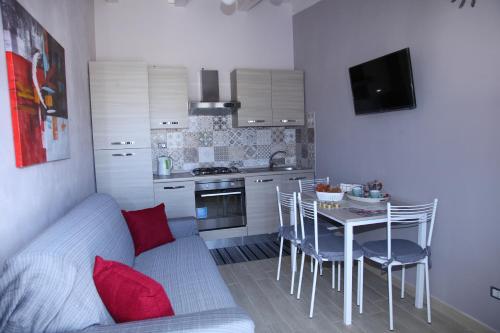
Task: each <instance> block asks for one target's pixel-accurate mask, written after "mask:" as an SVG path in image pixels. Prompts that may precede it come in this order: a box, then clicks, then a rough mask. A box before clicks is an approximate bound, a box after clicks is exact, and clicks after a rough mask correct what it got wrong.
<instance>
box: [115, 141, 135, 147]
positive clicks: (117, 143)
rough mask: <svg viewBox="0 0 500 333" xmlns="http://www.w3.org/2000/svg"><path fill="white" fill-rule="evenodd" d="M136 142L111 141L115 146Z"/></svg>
mask: <svg viewBox="0 0 500 333" xmlns="http://www.w3.org/2000/svg"><path fill="white" fill-rule="evenodd" d="M133 144H135V142H134V141H117V142H111V145H113V146H125V145H133Z"/></svg>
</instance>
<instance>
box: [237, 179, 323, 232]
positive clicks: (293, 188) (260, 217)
mask: <svg viewBox="0 0 500 333" xmlns="http://www.w3.org/2000/svg"><path fill="white" fill-rule="evenodd" d="M312 178H314V173H313V172H304V173H289V174H279V175H277V174H273V175H268V176H254V177H245V191H246V205H247V228H248V235H258V234H269V233H273V232H277V231H278V227H279V215H278V202H277V196H276V186H278V185H279V186H280V189H282V190H283V191H286V192H298V191H299V180H301V179H312Z"/></svg>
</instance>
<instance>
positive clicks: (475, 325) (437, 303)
mask: <svg viewBox="0 0 500 333" xmlns="http://www.w3.org/2000/svg"><path fill="white" fill-rule="evenodd" d="M365 269H366V270H368V271H370V272H372V273H375V274H380V271H381V270H380V268H379V267H374V266H372V265H371V264H370V263H365ZM381 278H382V279H384V280H386V281H387V275H385V276H381ZM392 278H393V279H394V280H396V281H397V282H398V284H399V285H401V279H400V278H399V277H398V276H395V275H393V277H392ZM405 290H406V292H408V293H411V294H415V285H413V284H412V283H409V282H405ZM431 303H432V309H433V310H437V311H439V312H441V313H442V314H444V315H447V316H448V317H450V318H452V319H453V320H455V321H456V322H458V323H459V324H461V325H463V326H465V327H467V328H468V329H470V330H471V331H473V332H475V333H495V332H496V330H494V329H493V328H491V327H489V326H488V325H486V324H485V323H483V322H481V321H479V320H477V319H476V318H474V317H472V316H470V315H468V314H467V313H464V312H463V311H461V310H459V309H457V308H455V307H454V306H452V305H450V304H448V303H445V302H443V301H442V300H440V299H439V298H436V297H434V296H432V295H431Z"/></svg>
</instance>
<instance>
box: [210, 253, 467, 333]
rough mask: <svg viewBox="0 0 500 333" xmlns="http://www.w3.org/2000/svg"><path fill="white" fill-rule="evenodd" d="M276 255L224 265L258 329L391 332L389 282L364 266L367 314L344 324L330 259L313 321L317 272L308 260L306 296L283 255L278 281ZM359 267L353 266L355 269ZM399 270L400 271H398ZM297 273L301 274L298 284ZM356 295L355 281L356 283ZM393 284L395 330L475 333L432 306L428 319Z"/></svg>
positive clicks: (222, 268) (232, 287)
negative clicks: (296, 289) (293, 282)
mask: <svg viewBox="0 0 500 333" xmlns="http://www.w3.org/2000/svg"><path fill="white" fill-rule="evenodd" d="M277 262H278V259H277V258H272V259H267V260H259V261H251V262H246V263H239V264H232V265H224V266H219V270H220V272H221V274H222V276H223V277H224V280H225V281H226V283H227V284H228V286H229V289H230V290H231V292H232V294H233V296H234V297H235V299H236V302H237V303H238V304H239V305H240V306H241V307H243V308H244V309H246V310H247V311H248V312H249V314H250V316H251V317H252V318H253V320H254V322H255V325H256V332H259V333H260V332H266V333H267V332H287V333H288V332H298V333H299V332H300V333H305V332H332V333H337V332H356V333H358V332H359V333H371V332H386V331H387V332H389V329H388V327H389V322H388V320H389V316H388V306H387V284H386V281H385V280H383V279H382V278H381V275H380V276H379V275H377V274H375V273H373V272H371V271H369V270H367V269H365V284H364V285H365V286H364V296H365V299H364V313H363V314H361V315H360V314H359V310H358V307H356V306H354V307H353V325H352V326H350V327H347V326H345V325H344V324H343V323H342V306H343V291H341V292H338V291H336V290H333V289H332V288H331V273H332V272H331V263H325V265H324V267H325V269H324V271H323V276H320V277H319V278H318V285H317V293H316V304H315V312H314V317H313V318H312V319H309V317H308V314H309V304H310V303H309V302H310V299H311V288H312V273H311V272H310V264H309V262H308V260H306V263H308V264H307V265H306V268H307V269H304V281H303V286H302V297H301V299H300V300H297V299H296V293H295V294H294V295H290V257H284V258H283V266H282V270H281V272H282V275H281V278H280V281H276V269H277ZM356 271H357V270H356V269H354V272H356ZM396 274H397V273H396ZM297 282H298V273H297V276H296V287H297V284H298V283H297ZM353 286H354V287H353V289H354V291H353V297H354V298H353V299H354V300H355V295H356V289H355V288H356V283H355V282H354V283H353ZM393 287H394V292H393V294H394V319H395V331H396V332H405V333H407V332H408V333H412V332H415V333H427V332H428V333H437V332H439V333H446V332H450V333H460V332H467V333H470V332H472V330H470V329H467V328H466V327H464V326H462V325H460V324H459V323H458V322H457V321H455V320H453V319H452V318H451V317H448V316H447V315H445V314H443V313H440V312H438V311H436V310H435V309H433V311H432V324H431V325H429V324H428V323H427V322H426V313H425V308H424V309H416V308H415V307H414V305H413V304H414V298H413V295H408V294H407V295H406V298H405V299H400V298H399V294H400V289H399V286H396V283H394V285H393Z"/></svg>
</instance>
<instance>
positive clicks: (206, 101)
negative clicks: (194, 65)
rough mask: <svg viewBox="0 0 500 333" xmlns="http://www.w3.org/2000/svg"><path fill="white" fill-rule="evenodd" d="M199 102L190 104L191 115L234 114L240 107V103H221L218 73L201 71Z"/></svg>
mask: <svg viewBox="0 0 500 333" xmlns="http://www.w3.org/2000/svg"><path fill="white" fill-rule="evenodd" d="M200 79H201V82H200V84H201V102H191V103H190V110H191V114H193V115H217V114H222V113H231V112H234V111H235V110H236V109H238V108H239V107H240V106H241V103H240V102H237V101H229V102H223V101H221V100H220V98H219V72H218V71H215V70H206V69H202V70H201V72H200Z"/></svg>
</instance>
